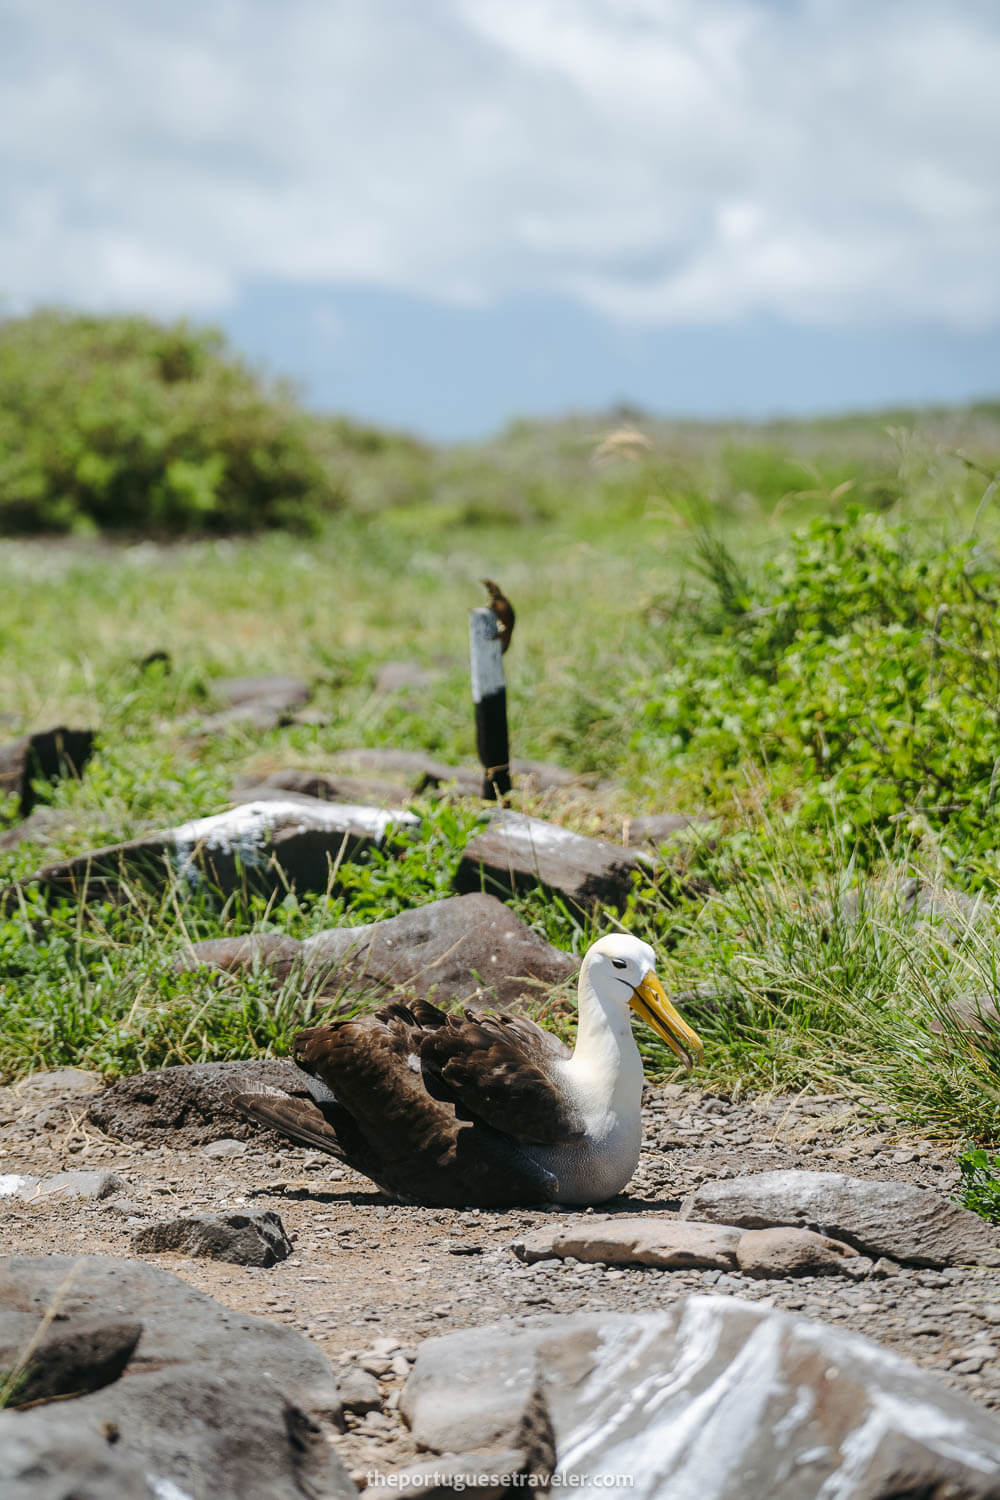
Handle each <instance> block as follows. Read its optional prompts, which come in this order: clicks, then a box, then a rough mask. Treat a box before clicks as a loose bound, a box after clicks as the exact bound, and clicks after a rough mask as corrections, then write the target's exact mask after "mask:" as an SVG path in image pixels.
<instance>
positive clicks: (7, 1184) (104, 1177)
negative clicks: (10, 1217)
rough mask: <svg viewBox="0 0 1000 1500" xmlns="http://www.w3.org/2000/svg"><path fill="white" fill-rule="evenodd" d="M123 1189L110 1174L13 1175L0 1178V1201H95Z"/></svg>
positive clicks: (98, 1172)
mask: <svg viewBox="0 0 1000 1500" xmlns="http://www.w3.org/2000/svg"><path fill="white" fill-rule="evenodd" d="M124 1186H125V1184H124V1182H123V1181H122V1179H121V1178H120V1177H117V1176H116V1175H115V1173H114V1172H100V1171H96V1172H87V1171H78V1172H56V1173H55V1174H54V1175H53V1176H52V1177H19V1176H18V1175H17V1174H16V1173H4V1174H3V1175H2V1176H0V1198H16V1199H18V1200H19V1201H20V1202H22V1203H43V1204H44V1203H59V1202H67V1201H71V1200H73V1199H77V1200H89V1201H90V1202H92V1203H96V1202H99V1200H100V1199H101V1198H110V1197H111V1195H112V1194H113V1193H119V1192H121V1190H122V1188H123V1187H124Z"/></svg>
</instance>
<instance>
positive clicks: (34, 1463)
mask: <svg viewBox="0 0 1000 1500" xmlns="http://www.w3.org/2000/svg"><path fill="white" fill-rule="evenodd" d="M15 1423H16V1425H14V1424H15ZM0 1433H2V1435H3V1448H2V1451H0V1493H2V1494H3V1500H161V1497H162V1493H163V1492H162V1491H161V1493H160V1495H155V1494H154V1492H153V1490H152V1489H151V1488H150V1486H149V1483H148V1482H147V1477H146V1475H145V1474H144V1473H143V1472H142V1471H141V1469H137V1468H136V1466H135V1460H134V1458H132V1457H130V1456H129V1455H127V1454H125V1453H123V1452H122V1451H121V1449H120V1447H119V1446H118V1444H117V1440H116V1438H115V1436H114V1429H113V1428H111V1429H109V1431H108V1432H107V1433H104V1432H101V1431H100V1430H92V1428H91V1426H90V1424H89V1423H84V1422H81V1420H80V1417H79V1414H71V1412H70V1410H69V1409H68V1408H67V1407H66V1406H64V1405H63V1404H60V1405H58V1406H55V1407H51V1406H50V1407H46V1408H45V1418H44V1421H42V1420H40V1417H39V1414H38V1413H35V1412H30V1413H21V1412H12V1413H9V1414H5V1413H3V1412H0ZM180 1493H182V1492H180V1491H178V1492H176V1493H175V1497H174V1500H177V1495H179V1494H180Z"/></svg>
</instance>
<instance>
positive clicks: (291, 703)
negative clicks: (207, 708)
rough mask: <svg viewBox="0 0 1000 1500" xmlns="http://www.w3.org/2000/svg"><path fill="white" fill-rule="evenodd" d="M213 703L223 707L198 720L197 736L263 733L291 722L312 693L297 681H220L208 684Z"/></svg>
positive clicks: (278, 677) (247, 679)
mask: <svg viewBox="0 0 1000 1500" xmlns="http://www.w3.org/2000/svg"><path fill="white" fill-rule="evenodd" d="M210 687H211V690H212V692H213V694H214V696H215V697H216V699H218V700H221V701H222V702H223V703H224V704H225V705H226V707H225V708H223V709H220V710H219V711H218V712H217V713H211V714H206V715H204V716H202V717H200V718H199V720H198V728H197V732H198V733H199V734H202V735H205V734H219V733H224V732H225V731H226V730H227V729H231V728H234V727H235V728H245V729H256V730H260V731H261V732H264V731H266V730H268V729H277V728H279V727H280V726H281V725H283V724H290V723H292V722H293V721H294V719H295V716H296V714H297V712H298V710H299V709H301V708H303V707H304V706H305V704H307V703H308V702H309V699H310V698H311V697H312V689H311V688H310V686H309V684H308V683H307V682H303V681H302V679H301V678H299V677H286V676H282V675H278V676H273V677H220V678H218V679H217V680H216V681H215V682H213V683H211V684H210Z"/></svg>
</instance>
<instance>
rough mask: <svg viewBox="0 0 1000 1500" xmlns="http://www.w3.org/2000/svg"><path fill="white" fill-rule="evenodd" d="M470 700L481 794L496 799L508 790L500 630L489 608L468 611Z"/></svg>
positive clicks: (507, 757)
mask: <svg viewBox="0 0 1000 1500" xmlns="http://www.w3.org/2000/svg"><path fill="white" fill-rule="evenodd" d="M469 660H470V664H471V668H472V701H473V703H474V704H475V705H476V750H477V751H478V754H479V759H480V760H481V761H482V764H483V797H484V798H485V800H486V801H487V802H499V801H500V799H501V798H502V797H506V795H507V793H508V792H509V791H510V743H509V741H508V738H507V684H506V683H505V681H504V675H503V662H502V661H501V659H500V631H499V628H498V625H497V617H496V615H495V614H494V613H493V611H492V610H491V609H485V608H484V609H470V610H469Z"/></svg>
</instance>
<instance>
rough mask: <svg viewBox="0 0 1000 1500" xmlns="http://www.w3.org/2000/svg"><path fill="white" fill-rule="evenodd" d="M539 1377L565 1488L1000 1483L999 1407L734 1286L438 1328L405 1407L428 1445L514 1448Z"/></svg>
mask: <svg viewBox="0 0 1000 1500" xmlns="http://www.w3.org/2000/svg"><path fill="white" fill-rule="evenodd" d="M536 1382H538V1384H539V1385H540V1389H541V1394H542V1396H543V1398H544V1401H545V1404H546V1406H547V1409H548V1415H549V1418H550V1420H551V1423H552V1428H553V1431H554V1434H555V1440H556V1452H557V1454H558V1463H557V1467H556V1474H557V1476H558V1478H559V1481H560V1486H561V1487H562V1486H565V1487H566V1488H567V1489H573V1488H580V1487H583V1486H585V1485H588V1483H589V1484H590V1485H592V1486H593V1487H594V1488H606V1487H607V1488H614V1489H616V1491H619V1492H621V1491H625V1492H627V1493H628V1494H629V1495H630V1496H634V1497H635V1500H653V1497H655V1500H749V1497H755V1500H756V1497H758V1496H767V1497H769V1500H814V1497H817V1496H821V1495H822V1496H830V1497H833V1496H842V1497H844V1500H876V1497H877V1500H885V1497H888V1496H896V1495H902V1494H904V1493H905V1494H906V1495H911V1494H912V1495H921V1496H922V1495H931V1494H934V1495H937V1494H941V1495H944V1494H946V1493H955V1494H961V1496H962V1497H963V1500H987V1497H990V1500H996V1497H997V1495H998V1494H1000V1421H998V1420H997V1418H996V1416H994V1415H993V1414H992V1413H991V1412H987V1411H984V1410H982V1409H981V1408H980V1407H977V1406H975V1405H974V1404H973V1403H972V1402H970V1401H967V1400H965V1398H964V1397H961V1396H959V1395H957V1394H956V1393H955V1392H954V1391H952V1390H951V1389H950V1388H949V1387H948V1386H946V1385H944V1384H943V1383H941V1382H939V1381H938V1380H937V1379H935V1377H934V1376H932V1375H929V1374H926V1373H925V1372H924V1371H923V1370H920V1369H918V1368H917V1367H916V1366H915V1365H911V1364H910V1363H909V1362H908V1361H906V1360H902V1359H900V1358H898V1357H897V1356H896V1355H893V1354H890V1353H889V1352H888V1351H887V1350H884V1349H881V1348H879V1346H878V1345H877V1344H873V1343H872V1342H871V1341H870V1340H868V1339H866V1338H863V1337H861V1336H860V1335H857V1334H851V1333H847V1332H845V1331H844V1330H842V1329H838V1328H831V1327H829V1326H827V1325H824V1324H821V1323H814V1322H811V1321H809V1320H807V1319H805V1318H799V1317H793V1316H790V1315H789V1314H787V1313H781V1312H776V1311H773V1310H769V1309H765V1308H761V1307H757V1306H753V1305H752V1304H750V1303H746V1302H740V1301H738V1300H737V1299H735V1298H731V1297H687V1298H684V1299H683V1300H680V1301H678V1302H677V1303H675V1304H674V1305H673V1306H672V1307H670V1308H669V1309H668V1310H666V1311H665V1312H649V1313H645V1314H642V1315H639V1316H636V1315H627V1314H620V1315H619V1314H607V1313H594V1314H576V1315H572V1314H571V1315H568V1316H565V1317H553V1318H546V1319H539V1320H538V1322H537V1323H535V1324H533V1325H532V1326H530V1327H527V1328H523V1329H512V1328H510V1327H509V1326H500V1327H493V1328H476V1329H470V1330H468V1331H464V1332H461V1333H454V1334H449V1335H447V1336H445V1337H443V1338H437V1339H430V1340H428V1341H427V1342H425V1343H424V1344H422V1345H421V1347H420V1351H419V1355H418V1358H417V1362H416V1365H415V1366H414V1369H413V1373H412V1375H411V1376H410V1379H409V1381H408V1382H407V1385H406V1387H405V1389H404V1391H403V1395H402V1399H401V1401H400V1411H401V1413H402V1414H403V1416H404V1417H405V1419H406V1421H407V1422H408V1423H409V1424H410V1426H411V1428H412V1430H413V1435H414V1438H415V1439H416V1441H417V1444H418V1445H419V1446H422V1447H427V1448H430V1449H433V1450H436V1451H438V1452H446V1451H461V1450H462V1449H473V1448H485V1449H489V1448H493V1447H499V1446H501V1445H504V1444H507V1445H509V1444H512V1442H513V1440H514V1435H515V1433H516V1431H517V1425H518V1422H519V1420H520V1417H521V1413H522V1411H523V1407H524V1401H525V1393H526V1392H527V1391H529V1390H530V1389H531V1388H532V1385H533V1384H535V1383H536ZM615 1475H619V1476H623V1477H622V1478H620V1479H619V1480H618V1481H617V1483H616V1482H615V1480H614V1479H613V1477H612V1476H615ZM949 1484H951V1485H954V1486H955V1488H954V1491H949V1490H948V1489H947V1486H948V1485H949ZM911 1486H912V1488H911ZM936 1486H940V1489H938V1488H936Z"/></svg>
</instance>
